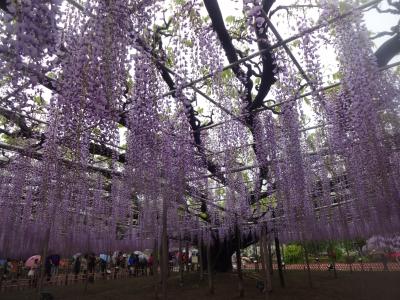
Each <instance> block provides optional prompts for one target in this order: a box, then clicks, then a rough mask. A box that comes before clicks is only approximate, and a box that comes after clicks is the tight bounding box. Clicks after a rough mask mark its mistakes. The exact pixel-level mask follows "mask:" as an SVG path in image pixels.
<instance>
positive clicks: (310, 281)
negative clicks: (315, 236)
mask: <svg viewBox="0 0 400 300" xmlns="http://www.w3.org/2000/svg"><path fill="white" fill-rule="evenodd" d="M303 249H304V258H305V260H306V266H307V276H308V284H309V285H310V288H312V287H313V284H312V278H311V269H310V260H309V257H308V249H307V245H306V243H305V242H303Z"/></svg>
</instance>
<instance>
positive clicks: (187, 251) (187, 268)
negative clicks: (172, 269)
mask: <svg viewBox="0 0 400 300" xmlns="http://www.w3.org/2000/svg"><path fill="white" fill-rule="evenodd" d="M185 252H186V255H185V256H186V261H185V265H186V272H187V273H189V242H186V247H185Z"/></svg>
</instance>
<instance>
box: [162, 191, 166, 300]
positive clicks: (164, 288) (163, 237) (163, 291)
mask: <svg viewBox="0 0 400 300" xmlns="http://www.w3.org/2000/svg"><path fill="white" fill-rule="evenodd" d="M161 241H162V254H161V264H162V268H161V281H162V299H163V300H167V277H168V236H167V200H166V199H165V197H164V198H163V214H162V234H161Z"/></svg>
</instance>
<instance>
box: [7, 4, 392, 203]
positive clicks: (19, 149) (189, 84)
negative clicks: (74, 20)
mask: <svg viewBox="0 0 400 300" xmlns="http://www.w3.org/2000/svg"><path fill="white" fill-rule="evenodd" d="M67 2H69V3H70V4H71V5H73V6H74V7H76V8H77V9H79V10H81V11H82V12H84V8H83V7H82V6H81V5H80V4H79V3H77V2H76V1H73V0H67ZM380 2H381V0H374V1H371V2H368V3H365V4H363V5H360V6H358V7H356V8H354V9H352V10H350V11H347V12H345V13H342V14H341V15H340V16H337V17H335V18H333V19H331V20H329V21H327V22H323V23H321V24H318V25H316V26H313V27H311V28H309V29H307V30H306V31H303V32H301V33H299V34H297V35H294V36H292V37H290V38H288V39H285V40H283V39H282V38H281V37H280V34H279V32H278V31H277V30H276V29H275V27H274V26H273V24H272V23H271V22H270V20H269V19H268V18H267V16H266V13H265V12H264V14H265V20H266V23H267V24H268V27H269V28H270V29H271V30H272V31H273V33H274V35H275V36H276V38H277V40H278V43H276V44H274V45H272V46H270V47H268V48H267V49H263V50H261V51H257V52H254V53H252V54H250V55H248V56H246V57H244V58H241V59H238V60H237V61H236V62H234V63H231V64H228V65H226V66H224V67H223V68H222V70H228V69H231V68H233V67H235V66H238V65H240V64H242V63H245V62H246V61H248V60H250V59H252V58H254V57H257V56H261V55H263V54H264V53H265V52H267V51H271V50H273V49H277V48H279V47H283V48H284V50H285V51H286V52H287V54H288V56H289V57H290V59H291V60H292V62H293V63H294V65H295V66H296V67H297V68H298V70H299V72H300V74H301V75H302V76H303V78H304V79H305V80H306V82H307V84H308V85H309V87H310V88H311V90H312V91H311V92H308V93H305V94H302V95H300V96H298V97H296V98H294V99H291V100H289V101H296V100H299V99H302V98H304V97H306V96H309V95H312V94H313V93H316V92H321V91H325V90H328V89H331V88H334V87H337V86H339V85H340V82H339V83H336V84H333V85H329V86H326V87H323V88H320V89H317V88H315V87H314V85H313V83H312V82H311V80H310V79H309V77H308V76H307V74H306V72H305V71H304V70H303V69H302V67H301V66H300V64H299V63H298V62H297V60H296V59H295V57H294V55H293V54H292V53H291V51H290V49H289V48H288V47H287V44H288V43H290V42H292V41H294V40H296V39H299V38H301V37H302V36H303V35H304V34H308V33H311V32H314V31H316V30H319V29H321V28H323V27H324V26H327V25H329V24H332V23H334V22H337V21H339V20H341V19H343V18H345V17H347V16H350V15H351V14H352V13H354V12H355V11H361V10H363V9H366V8H369V7H372V6H374V5H376V4H378V3H380ZM2 8H3V6H2ZM1 51H2V53H4V50H3V49H1ZM156 63H157V64H159V65H161V67H162V68H164V69H165V70H167V72H168V73H169V74H171V75H173V76H176V77H177V78H179V79H181V80H182V79H183V78H182V77H180V76H179V75H178V74H177V73H176V72H175V71H173V70H172V69H171V68H168V67H167V66H165V65H163V64H162V63H160V62H159V61H157V62H156ZM397 65H399V63H394V64H391V65H388V66H380V70H386V69H388V68H391V67H395V66H397ZM28 71H29V70H28ZM220 71H221V70H219V71H218V72H220ZM216 74H217V73H215V72H213V73H209V74H207V75H205V76H202V77H200V78H198V79H195V80H192V81H190V82H186V81H184V83H183V84H182V85H180V86H179V87H178V88H175V89H171V90H170V91H169V92H167V93H164V94H163V95H160V96H158V98H157V99H163V98H165V97H168V96H172V95H174V94H175V93H176V92H177V91H181V90H183V89H186V88H192V89H193V90H194V91H195V92H196V93H198V94H200V95H201V96H202V97H203V98H205V99H206V100H207V101H209V102H210V103H212V104H213V105H215V106H216V107H218V108H219V109H221V110H222V111H223V112H225V113H226V114H227V115H230V116H232V119H231V121H240V122H241V121H242V119H243V118H244V117H246V115H248V114H256V113H258V112H261V111H264V110H271V109H273V108H275V107H278V106H280V105H282V104H283V103H275V104H273V105H268V106H267V105H265V104H266V102H264V107H263V108H258V109H255V110H254V111H251V112H248V113H244V114H241V115H238V116H237V115H235V114H233V113H232V112H231V111H229V110H228V109H226V108H224V107H223V106H222V105H221V104H220V103H218V102H217V101H215V100H214V99H212V98H211V97H210V96H208V95H207V94H205V93H204V92H202V91H201V90H200V89H198V88H196V84H198V83H200V82H203V81H204V80H207V79H210V78H212V77H213V76H215V75H216ZM40 78H41V80H45V82H44V84H45V86H47V87H49V88H51V89H53V90H54V87H52V85H51V82H52V79H51V78H46V76H45V75H43V74H41V76H40V77H39V79H40ZM42 83H43V82H42ZM49 83H50V84H49ZM27 85H28V84H24V85H23V86H22V87H20V88H19V89H17V90H15V91H14V92H12V93H11V94H9V95H7V96H6V97H5V98H4V99H8V98H10V97H12V96H13V95H15V94H16V93H18V92H19V91H21V90H22V89H23V88H24V87H26V86H27ZM0 110H1V111H3V112H5V113H12V114H14V115H17V116H19V117H21V118H26V119H31V120H32V121H34V122H37V123H42V124H46V122H45V121H42V120H40V119H37V118H34V117H31V116H29V115H26V114H22V113H19V112H15V111H12V110H9V109H7V108H3V107H2V108H0ZM126 113H128V112H127V111H124V112H122V114H126ZM228 121H230V120H228ZM228 121H223V122H219V123H215V124H211V125H208V126H203V127H199V128H198V129H197V130H198V131H204V130H210V129H212V128H215V127H216V126H220V125H223V124H226V122H228ZM325 125H326V124H322V125H316V126H313V127H311V128H308V129H307V128H305V129H303V130H312V129H316V128H318V127H322V126H325ZM96 126H98V124H93V125H91V126H89V127H87V128H84V129H83V130H82V132H84V131H88V130H90V129H93V128H95V127H96ZM93 142H94V143H96V142H99V141H96V140H93ZM101 143H102V144H103V145H108V146H110V147H111V149H112V151H114V152H117V153H118V155H121V153H119V152H118V150H116V149H119V150H123V147H120V146H118V145H114V144H107V143H104V142H101ZM253 145H254V143H252V144H247V145H243V146H241V147H250V146H253ZM201 147H203V148H204V149H205V147H204V146H203V145H201ZM0 148H2V149H5V150H9V151H16V152H18V153H20V154H24V153H29V155H32V152H30V151H27V150H28V149H24V148H22V147H18V146H12V145H6V144H4V143H1V144H0ZM235 149H238V148H235ZM206 151H207V152H209V153H208V154H206V155H207V156H214V155H217V154H219V153H220V152H218V153H213V152H212V151H209V150H206ZM35 155H37V157H39V156H40V153H39V152H37V153H35ZM67 163H68V162H67ZM259 167H260V165H251V166H241V167H238V168H235V169H230V170H224V171H218V174H219V175H222V174H228V173H234V172H241V171H244V170H249V169H253V168H259ZM89 169H91V170H93V171H98V172H101V173H109V174H116V175H119V176H120V175H121V172H119V171H115V170H109V169H106V168H101V167H97V166H89ZM215 177H216V176H215V174H211V175H204V176H200V177H197V178H189V179H188V181H189V182H190V181H194V180H198V179H204V178H213V179H215ZM222 184H223V186H226V184H224V183H222ZM193 198H195V197H193ZM200 201H205V202H207V203H208V204H210V205H213V206H216V207H217V208H218V209H222V208H223V207H220V206H219V207H218V205H216V204H215V203H214V202H213V201H210V200H208V199H206V198H200ZM337 205H339V204H337V203H335V204H333V206H337ZM224 211H227V210H226V209H224Z"/></svg>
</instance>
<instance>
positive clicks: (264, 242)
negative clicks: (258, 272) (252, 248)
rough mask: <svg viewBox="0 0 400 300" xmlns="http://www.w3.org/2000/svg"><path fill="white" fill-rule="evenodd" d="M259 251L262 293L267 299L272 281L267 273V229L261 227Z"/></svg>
mask: <svg viewBox="0 0 400 300" xmlns="http://www.w3.org/2000/svg"><path fill="white" fill-rule="evenodd" d="M261 249H262V254H263V255H262V261H263V265H264V267H263V269H264V270H263V271H264V291H265V298H266V299H268V294H269V293H270V292H272V280H271V273H270V272H269V258H268V256H269V253H268V245H267V228H265V227H263V228H262V231H261Z"/></svg>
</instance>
